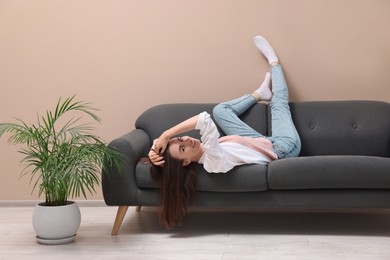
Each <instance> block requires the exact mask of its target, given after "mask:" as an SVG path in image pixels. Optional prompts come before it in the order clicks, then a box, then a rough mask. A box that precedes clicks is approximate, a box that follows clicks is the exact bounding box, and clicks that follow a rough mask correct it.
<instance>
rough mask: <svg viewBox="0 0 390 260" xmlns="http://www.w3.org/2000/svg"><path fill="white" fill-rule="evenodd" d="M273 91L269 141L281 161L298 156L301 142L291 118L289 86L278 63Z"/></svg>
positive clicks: (274, 74) (273, 70)
mask: <svg viewBox="0 0 390 260" xmlns="http://www.w3.org/2000/svg"><path fill="white" fill-rule="evenodd" d="M272 91H273V96H272V100H271V105H270V106H271V124H272V125H271V127H272V136H271V137H270V138H269V139H270V140H271V142H272V144H273V147H274V150H275V153H276V154H277V155H278V157H279V158H280V159H282V158H286V157H295V156H298V155H299V152H300V149H301V140H300V138H299V135H298V132H297V130H296V128H295V126H294V122H293V120H292V118H291V112H290V106H289V103H288V89H287V84H286V81H285V79H284V75H283V71H282V67H281V66H280V65H279V64H278V63H275V65H274V66H273V67H272Z"/></svg>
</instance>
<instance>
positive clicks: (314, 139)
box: [135, 101, 390, 157]
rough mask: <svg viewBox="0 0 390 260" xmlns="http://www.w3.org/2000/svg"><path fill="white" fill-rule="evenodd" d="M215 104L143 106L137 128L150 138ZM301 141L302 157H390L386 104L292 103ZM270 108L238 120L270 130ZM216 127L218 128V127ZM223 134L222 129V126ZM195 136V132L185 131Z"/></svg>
mask: <svg viewBox="0 0 390 260" xmlns="http://www.w3.org/2000/svg"><path fill="white" fill-rule="evenodd" d="M215 105H216V104H211V103H207V104H189V103H186V104H163V105H158V106H155V107H152V108H150V109H148V110H146V111H145V112H144V113H142V114H141V115H140V117H139V118H138V119H137V121H136V123H135V126H136V128H139V129H143V130H145V131H146V132H147V133H148V135H149V137H150V140H151V141H152V140H153V139H155V138H157V137H158V136H159V135H160V134H161V133H162V132H163V131H164V130H166V129H168V128H170V127H172V126H174V125H175V124H177V123H180V122H181V121H183V120H185V119H187V118H190V117H192V116H194V115H196V114H199V113H200V112H203V111H207V112H208V113H210V114H211V115H212V109H213V108H214V106H215ZM290 107H291V114H292V117H293V120H294V123H295V126H296V128H297V130H298V133H299V135H300V137H301V140H302V150H301V156H312V155H371V156H382V157H390V103H386V102H380V101H318V102H295V103H294V102H293V103H290ZM269 110H270V108H269V106H268V105H266V104H264V103H258V104H256V105H254V106H253V107H252V108H250V109H249V110H248V111H247V112H246V113H244V114H243V115H242V116H241V119H242V120H243V121H244V122H245V123H247V124H248V125H250V126H251V127H252V128H253V129H255V130H256V131H258V132H260V133H261V134H263V135H267V136H268V135H271V134H272V127H271V123H270V122H271V117H270V111H269ZM219 130H220V129H219ZM220 133H221V135H223V133H222V131H220ZM186 134H188V135H190V136H193V137H196V138H199V133H198V132H197V131H191V132H189V133H186Z"/></svg>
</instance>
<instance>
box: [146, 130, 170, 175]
mask: <svg viewBox="0 0 390 260" xmlns="http://www.w3.org/2000/svg"><path fill="white" fill-rule="evenodd" d="M168 142H169V139H167V138H165V137H163V136H160V137H159V138H158V139H155V140H154V141H153V145H152V148H151V149H150V151H149V153H148V157H149V159H150V161H151V162H152V163H153V165H155V166H161V167H162V166H164V163H165V161H164V152H165V149H166V148H167V145H168Z"/></svg>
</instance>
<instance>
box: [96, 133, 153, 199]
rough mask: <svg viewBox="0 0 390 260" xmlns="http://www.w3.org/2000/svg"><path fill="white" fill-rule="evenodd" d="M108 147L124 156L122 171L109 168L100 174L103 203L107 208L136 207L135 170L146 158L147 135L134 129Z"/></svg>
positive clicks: (148, 145)
mask: <svg viewBox="0 0 390 260" xmlns="http://www.w3.org/2000/svg"><path fill="white" fill-rule="evenodd" d="M109 146H110V147H113V148H115V149H117V150H118V151H119V152H120V153H122V154H123V155H124V159H123V171H122V172H118V169H116V168H114V167H113V168H111V169H110V170H109V172H103V174H102V189H103V196H104V201H105V202H106V204H107V205H109V206H122V205H126V206H136V205H138V191H139V187H138V185H137V183H136V179H135V169H136V166H137V163H138V161H139V160H140V159H141V158H142V157H145V156H147V153H148V151H149V149H150V146H151V143H150V139H149V136H148V135H147V133H146V132H145V131H143V130H141V129H135V130H133V131H131V132H130V133H128V134H126V135H124V136H122V137H119V138H117V139H115V140H113V141H112V142H111V143H110V144H109Z"/></svg>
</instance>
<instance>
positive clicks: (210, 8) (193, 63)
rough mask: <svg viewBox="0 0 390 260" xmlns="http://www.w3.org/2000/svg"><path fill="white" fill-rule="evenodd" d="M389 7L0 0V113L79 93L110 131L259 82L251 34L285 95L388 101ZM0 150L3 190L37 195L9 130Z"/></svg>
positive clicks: (362, 1) (249, 0) (328, 0)
mask: <svg viewBox="0 0 390 260" xmlns="http://www.w3.org/2000/svg"><path fill="white" fill-rule="evenodd" d="M389 14H390V1H388V0H342V1H340V0H318V1H314V0H295V1H289V0H274V1H269V0H264V1H262V0H245V1H239V0H207V1H206V0H200V1H189V0H155V1H152V0H151V1H144V0H129V1H118V0H115V1H108V0H107V1H101V0H63V1H57V0H42V1H33V0H24V1H22V0H7V1H6V0H0V87H1V95H0V104H1V109H0V122H4V121H10V120H13V117H20V118H23V119H25V120H27V121H30V122H31V121H33V120H34V118H35V116H36V113H37V112H45V109H47V108H50V107H52V106H53V105H54V104H55V102H56V100H57V99H58V98H59V97H60V96H63V97H67V96H70V95H73V94H77V96H78V98H79V99H81V100H87V101H92V102H93V103H94V104H95V106H96V107H98V108H100V109H101V110H102V111H101V113H100V115H101V116H102V118H103V124H102V125H101V127H99V129H98V133H99V134H100V135H101V136H102V137H103V138H104V139H105V140H107V141H110V140H112V139H113V138H115V137H117V136H119V135H122V134H123V133H125V132H127V131H129V130H131V129H132V128H133V124H134V121H135V119H136V118H137V116H138V115H139V114H140V113H141V112H142V111H143V110H145V109H146V108H148V107H151V106H153V105H155V104H158V103H166V102H219V101H223V100H227V99H231V98H234V97H236V96H238V95H241V94H243V93H248V92H251V91H252V90H254V89H255V88H256V87H257V86H258V85H259V83H260V82H261V80H262V78H263V76H264V74H265V72H266V71H268V70H269V67H268V65H267V63H266V61H265V59H264V58H263V57H262V56H261V54H260V53H259V52H258V51H257V49H256V48H255V47H254V45H253V43H252V37H253V36H255V35H257V34H261V35H264V36H266V37H267V38H268V40H269V41H270V42H271V43H272V45H273V46H274V48H275V49H276V51H277V53H278V55H279V57H280V61H281V63H282V65H283V66H284V70H285V74H286V79H287V81H288V83H289V87H290V93H291V100H292V101H307V100H343V99H373V100H383V101H387V102H389V101H390V90H389V87H390V33H389V28H390V15H389ZM0 158H1V159H0V160H1V168H0V174H1V175H0V176H1V181H0V199H1V200H13V199H27V200H29V199H36V195H31V194H30V191H31V187H30V186H29V185H28V182H29V177H25V178H22V179H19V173H20V172H21V170H22V167H21V166H20V165H18V161H19V160H20V158H21V157H20V156H19V155H18V153H17V152H16V147H13V146H10V145H9V144H8V143H7V142H6V140H5V138H3V139H2V140H0ZM98 190H99V192H98V194H97V195H95V196H90V197H89V198H90V199H101V198H102V195H101V192H100V188H98Z"/></svg>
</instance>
